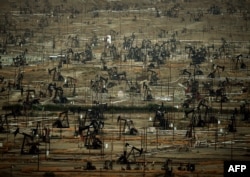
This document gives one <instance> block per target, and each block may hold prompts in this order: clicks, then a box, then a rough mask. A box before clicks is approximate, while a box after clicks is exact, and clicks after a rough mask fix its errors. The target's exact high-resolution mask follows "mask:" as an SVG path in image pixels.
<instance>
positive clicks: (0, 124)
mask: <svg viewBox="0 0 250 177" xmlns="http://www.w3.org/2000/svg"><path fill="white" fill-rule="evenodd" d="M9 116H13V117H14V119H16V114H15V113H13V112H10V113H8V114H3V115H1V116H0V133H9V132H10V129H9V120H8V117H9Z"/></svg>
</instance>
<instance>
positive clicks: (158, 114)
mask: <svg viewBox="0 0 250 177" xmlns="http://www.w3.org/2000/svg"><path fill="white" fill-rule="evenodd" d="M165 113H166V110H165V109H164V106H163V103H162V105H161V107H159V108H158V109H157V110H156V111H155V116H154V123H153V126H154V127H160V128H161V129H163V130H166V129H167V128H168V127H169V121H168V119H167V118H165Z"/></svg>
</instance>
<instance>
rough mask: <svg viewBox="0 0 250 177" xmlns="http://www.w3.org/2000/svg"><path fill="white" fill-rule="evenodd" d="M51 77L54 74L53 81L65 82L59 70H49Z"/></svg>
mask: <svg viewBox="0 0 250 177" xmlns="http://www.w3.org/2000/svg"><path fill="white" fill-rule="evenodd" d="M48 73H49V75H51V74H52V73H53V76H52V81H65V79H64V77H63V76H62V75H61V72H60V71H57V68H56V67H54V68H52V69H48Z"/></svg>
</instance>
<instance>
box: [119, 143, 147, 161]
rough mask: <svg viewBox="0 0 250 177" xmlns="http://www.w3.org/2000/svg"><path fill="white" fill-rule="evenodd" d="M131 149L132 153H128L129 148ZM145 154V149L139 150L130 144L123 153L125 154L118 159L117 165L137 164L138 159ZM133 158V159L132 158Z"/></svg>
mask: <svg viewBox="0 0 250 177" xmlns="http://www.w3.org/2000/svg"><path fill="white" fill-rule="evenodd" d="M128 147H130V148H131V149H130V151H129V152H128V151H127V148H128ZM142 153H143V148H141V149H139V148H137V147H134V146H132V145H130V144H129V143H126V144H125V148H124V151H123V154H122V155H121V156H120V157H119V158H118V159H117V163H119V164H130V163H136V157H140V156H141V155H142ZM131 155H132V156H133V157H132V158H133V159H131V158H130V156H131Z"/></svg>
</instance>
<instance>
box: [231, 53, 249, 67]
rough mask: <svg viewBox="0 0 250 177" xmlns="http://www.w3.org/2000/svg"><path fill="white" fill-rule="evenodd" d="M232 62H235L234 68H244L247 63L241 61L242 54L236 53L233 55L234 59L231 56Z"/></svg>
mask: <svg viewBox="0 0 250 177" xmlns="http://www.w3.org/2000/svg"><path fill="white" fill-rule="evenodd" d="M233 62H234V63H235V69H239V68H240V69H246V68H247V65H246V64H245V63H244V61H243V55H242V54H240V55H237V56H236V57H235V59H234V58H233ZM239 63H240V66H239Z"/></svg>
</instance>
